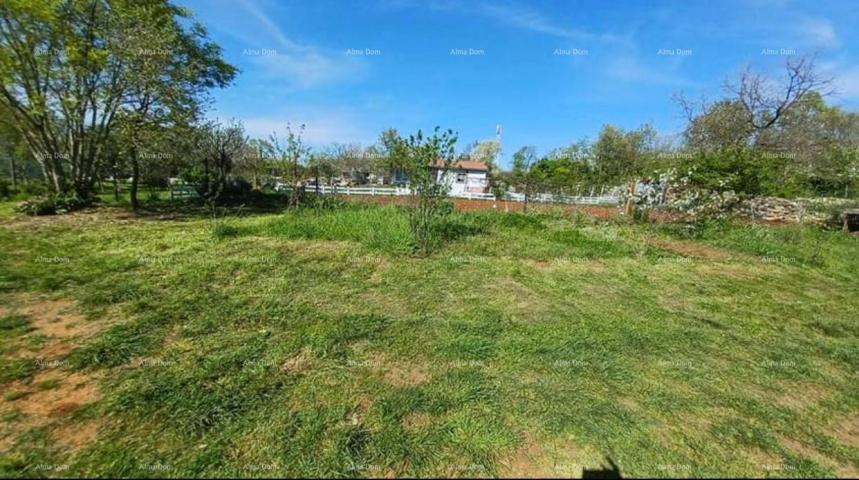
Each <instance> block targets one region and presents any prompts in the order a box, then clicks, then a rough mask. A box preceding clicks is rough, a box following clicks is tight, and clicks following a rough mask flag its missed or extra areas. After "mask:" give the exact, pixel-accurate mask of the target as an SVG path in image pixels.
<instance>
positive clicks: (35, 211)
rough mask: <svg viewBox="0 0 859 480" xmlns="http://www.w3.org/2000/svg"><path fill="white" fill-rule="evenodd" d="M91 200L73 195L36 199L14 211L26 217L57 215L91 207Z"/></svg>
mask: <svg viewBox="0 0 859 480" xmlns="http://www.w3.org/2000/svg"><path fill="white" fill-rule="evenodd" d="M92 204H93V199H92V198H80V197H78V196H77V194H75V193H71V194H64V195H49V196H46V197H36V198H32V199H29V200H25V201H23V202H21V203H19V204H18V205H17V207H16V210H17V211H18V212H20V213H25V214H27V215H57V214H63V213H69V212H73V211H75V210H80V209H82V208H86V207H89V206H92Z"/></svg>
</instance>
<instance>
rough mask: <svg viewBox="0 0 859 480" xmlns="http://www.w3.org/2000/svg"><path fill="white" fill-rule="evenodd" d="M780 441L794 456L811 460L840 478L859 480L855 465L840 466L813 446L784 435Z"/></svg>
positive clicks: (858, 470) (858, 471)
mask: <svg viewBox="0 0 859 480" xmlns="http://www.w3.org/2000/svg"><path fill="white" fill-rule="evenodd" d="M778 439H779V443H781V444H782V446H783V447H785V448H787V449H788V450H790V451H791V452H793V453H794V454H796V455H799V456H802V457H805V458H808V459H811V460H813V461H814V463H816V464H818V465H821V466H824V467H829V468H831V469H833V470H835V472H836V473H837V475H838V478H859V469H857V468H856V467H854V466H853V465H850V464H844V465H842V464H839V463H838V462H837V461H835V460H833V459H831V458H829V457H827V456H826V455H824V454H822V453H820V452H819V451H817V449H816V448H814V447H813V446H811V445H808V444H806V443H803V442H801V441H798V440H794V439H792V438H788V437H785V436H783V435H779V437H778Z"/></svg>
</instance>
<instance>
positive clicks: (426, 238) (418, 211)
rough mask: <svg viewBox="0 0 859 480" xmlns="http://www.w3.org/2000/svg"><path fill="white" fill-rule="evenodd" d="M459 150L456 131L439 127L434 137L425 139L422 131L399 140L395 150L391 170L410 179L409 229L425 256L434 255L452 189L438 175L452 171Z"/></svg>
mask: <svg viewBox="0 0 859 480" xmlns="http://www.w3.org/2000/svg"><path fill="white" fill-rule="evenodd" d="M455 147H456V134H454V133H453V130H447V131H444V132H442V131H441V129H440V128H439V127H436V128H435V130H433V134H432V136H428V137H425V136H424V134H423V132H422V131H420V130H418V132H417V133H416V134H414V135H410V136H409V137H408V138H401V137H397V138H396V139H395V140H394V142H393V144H392V148H391V157H390V162H391V165H390V167H391V168H392V169H393V168H398V169H401V170H402V171H404V172H405V173H406V174H407V175H408V176H409V185H410V186H411V191H412V194H411V202H410V203H411V204H410V208H409V226H410V228H411V231H412V235H413V236H414V239H415V248H416V250H417V251H418V252H419V253H421V254H428V253H430V252H431V251H432V249H433V247H434V246H435V243H436V241H437V239H436V237H435V230H436V227H437V224H438V221H439V218H440V217H441V215H442V214H443V213H444V207H443V205H444V199H445V198H447V192H448V190H449V188H450V186H449V185H447V184H446V183H445V182H442V181H439V180H440V179H439V178H437V173H436V172H437V171H438V170H439V169H440V170H444V169H446V168H448V167H450V164H451V163H452V162H453V158H454V153H455Z"/></svg>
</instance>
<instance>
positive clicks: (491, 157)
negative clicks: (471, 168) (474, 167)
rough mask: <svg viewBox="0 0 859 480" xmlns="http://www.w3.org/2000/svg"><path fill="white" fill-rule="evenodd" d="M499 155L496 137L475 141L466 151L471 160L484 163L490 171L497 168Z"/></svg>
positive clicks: (499, 150)
mask: <svg viewBox="0 0 859 480" xmlns="http://www.w3.org/2000/svg"><path fill="white" fill-rule="evenodd" d="M500 155H501V143H500V142H499V141H498V140H496V139H494V138H493V139H488V140H481V141H479V142H475V143H474V145H472V146H471V148H470V149H469V152H468V156H469V157H471V159H472V160H475V161H478V162H481V163H484V164H486V166H487V167H488V168H489V171H490V172H493V171H496V170H498V163H497V160H498V157H499V156H500Z"/></svg>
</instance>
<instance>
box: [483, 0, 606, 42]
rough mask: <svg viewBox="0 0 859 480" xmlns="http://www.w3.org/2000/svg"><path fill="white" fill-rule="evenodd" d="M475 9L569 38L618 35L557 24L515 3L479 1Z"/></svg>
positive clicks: (514, 24)
mask: <svg viewBox="0 0 859 480" xmlns="http://www.w3.org/2000/svg"><path fill="white" fill-rule="evenodd" d="M475 11H477V12H479V13H480V14H482V15H485V16H487V17H490V18H493V19H495V20H497V21H499V22H501V23H503V24H506V25H509V26H511V27H516V28H520V29H523V30H530V31H532V32H537V33H543V34H546V35H552V36H556V37H560V38H565V39H570V40H605V41H615V40H619V37H617V36H615V35H610V34H596V33H591V32H588V31H586V30H583V29H578V28H573V27H569V26H566V25H562V24H558V23H556V22H555V21H553V20H552V19H551V18H549V17H547V16H546V15H544V14H543V13H542V12H540V11H538V10H535V9H533V8H531V7H527V6H523V5H518V4H515V3H480V4H478V5H477V6H476V7H475Z"/></svg>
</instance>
